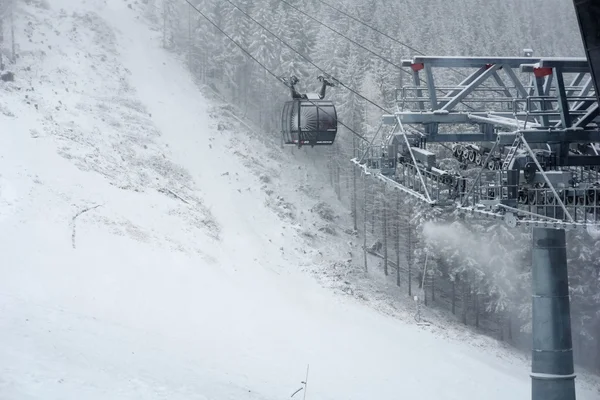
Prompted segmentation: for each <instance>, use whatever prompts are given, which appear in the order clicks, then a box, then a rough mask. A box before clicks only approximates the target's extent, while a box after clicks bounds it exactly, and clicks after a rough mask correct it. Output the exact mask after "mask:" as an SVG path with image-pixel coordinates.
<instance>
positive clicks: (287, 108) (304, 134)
mask: <svg viewBox="0 0 600 400" xmlns="http://www.w3.org/2000/svg"><path fill="white" fill-rule="evenodd" d="M281 126H282V134H283V143H285V144H287V145H296V146H298V147H300V146H303V145H310V146H321V145H332V144H333V142H334V141H335V136H336V134H337V114H336V110H335V106H334V105H333V103H332V102H331V101H327V100H317V99H315V100H312V99H296V100H292V101H287V102H286V103H285V104H284V106H283V112H282V115H281Z"/></svg>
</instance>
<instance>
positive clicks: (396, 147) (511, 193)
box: [352, 50, 600, 229]
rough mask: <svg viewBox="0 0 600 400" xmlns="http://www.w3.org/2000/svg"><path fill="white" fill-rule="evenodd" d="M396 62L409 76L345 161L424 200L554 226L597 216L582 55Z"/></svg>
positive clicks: (593, 104)
mask: <svg viewBox="0 0 600 400" xmlns="http://www.w3.org/2000/svg"><path fill="white" fill-rule="evenodd" d="M524 53H525V56H523V57H515V58H510V57H426V56H419V57H414V58H412V59H410V60H403V62H402V64H403V66H406V67H410V68H411V69H412V72H413V82H412V85H410V86H404V87H402V88H401V89H398V90H397V91H396V111H395V113H394V114H390V115H384V116H383V117H382V119H381V125H380V129H379V130H378V132H377V133H376V134H375V136H374V137H373V138H372V139H371V141H370V143H368V144H367V145H365V147H364V148H363V149H362V157H360V158H356V159H354V160H352V161H353V162H354V163H355V164H357V165H359V166H360V167H361V168H363V169H364V170H365V171H367V172H368V173H370V174H373V175H375V176H376V177H377V178H379V179H381V180H383V181H385V182H386V183H389V184H392V185H394V186H396V187H397V188H398V189H400V190H403V191H404V192H406V193H408V194H410V195H412V196H414V197H416V198H418V199H420V200H422V201H424V202H426V203H428V204H431V205H432V206H444V207H447V206H455V207H458V208H459V209H460V210H462V211H464V212H465V213H466V214H477V215H480V216H485V217H489V218H495V219H499V220H503V221H505V222H506V223H507V224H508V225H509V226H511V227H516V226H519V225H530V226H534V227H548V228H557V229H577V228H586V227H589V226H590V225H596V224H599V223H600V172H599V171H600V146H599V145H598V143H600V129H599V127H600V125H599V121H600V119H599V118H598V115H599V109H598V100H597V97H596V92H595V90H594V81H593V79H592V76H591V74H590V69H589V65H588V61H587V59H585V58H536V57H533V56H532V53H533V52H532V51H531V50H525V51H524Z"/></svg>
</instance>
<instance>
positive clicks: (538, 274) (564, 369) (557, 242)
mask: <svg viewBox="0 0 600 400" xmlns="http://www.w3.org/2000/svg"><path fill="white" fill-rule="evenodd" d="M532 258H533V266H532V286H533V297H532V309H533V321H532V326H533V350H532V364H531V379H532V381H531V395H532V400H575V374H574V365H573V349H572V339H571V315H570V314H571V313H570V302H569V280H568V275H567V250H566V235H565V231H564V230H562V229H560V230H559V229H548V228H533V254H532Z"/></svg>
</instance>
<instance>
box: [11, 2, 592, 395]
mask: <svg viewBox="0 0 600 400" xmlns="http://www.w3.org/2000/svg"><path fill="white" fill-rule="evenodd" d="M128 4H129V3H128V2H127V1H122V0H105V1H96V0H94V1H91V0H87V1H76V0H53V1H52V2H51V8H50V9H45V8H43V7H35V6H33V5H24V4H23V6H22V7H23V8H22V9H21V10H20V12H19V15H18V19H17V20H18V21H19V29H18V30H17V35H18V36H17V42H18V43H19V45H20V54H21V57H20V59H19V61H18V65H17V68H16V71H15V73H16V81H15V82H14V83H8V84H3V90H2V91H0V121H1V124H2V125H1V126H2V127H3V128H4V129H3V132H2V134H1V135H0V141H1V142H0V149H1V150H0V224H1V225H0V226H1V228H2V229H0V246H1V247H0V249H1V253H2V256H3V257H2V258H3V262H2V263H0V399H3V400H4V399H6V400H17V399H18V400H25V399H45V400H52V399H61V400H64V399H86V400H95V399H186V400H189V399H200V400H204V399H257V400H258V399H261V400H262V399H265V400H266V399H284V398H289V396H290V395H291V394H292V393H293V392H294V391H295V390H296V389H298V388H299V387H300V383H299V382H300V381H301V380H303V379H304V374H305V371H306V366H307V364H310V376H309V381H308V391H307V399H319V400H328V399H399V398H407V399H411V398H419V399H422V400H428V399H432V400H433V399H436V400H437V399H441V398H443V399H447V400H453V399H461V400H464V399H486V400H496V399H498V400H506V399H507V398H515V399H516V398H528V397H529V392H530V381H529V376H528V370H529V367H528V364H527V363H526V362H524V361H523V360H521V359H518V358H516V357H515V358H511V357H509V356H506V354H505V353H501V352H497V351H494V350H491V351H490V349H489V348H478V347H476V346H473V345H472V344H471V343H465V342H463V341H460V340H455V339H453V338H451V337H446V338H445V337H443V336H444V335H440V334H436V333H435V332H433V331H431V330H427V329H425V328H421V327H417V326H415V325H414V321H413V320H411V319H404V320H403V319H401V318H394V317H392V316H390V315H385V314H383V313H380V312H377V311H375V310H374V309H373V308H371V307H368V306H367V305H365V304H363V303H361V302H359V301H358V300H356V299H354V298H352V297H348V296H341V295H339V294H336V293H334V292H333V291H331V290H329V289H326V288H323V287H322V286H321V285H319V284H318V283H317V282H315V280H314V279H313V278H312V277H311V276H310V274H307V271H308V270H310V265H312V264H315V263H318V262H319V261H318V260H319V259H320V258H324V257H325V258H326V257H329V261H327V260H325V261H323V263H324V264H326V262H330V261H332V260H335V259H336V258H337V259H340V258H341V257H343V256H344V254H346V253H347V252H348V248H345V247H344V246H343V245H342V244H343V242H344V240H345V239H344V238H343V237H342V238H341V239H340V238H338V239H334V238H331V239H330V241H327V240H323V238H324V236H320V237H319V241H323V242H324V244H323V245H322V246H321V249H315V248H313V247H312V246H311V242H310V240H309V239H308V238H307V237H306V235H303V234H305V233H306V230H307V229H310V228H312V229H313V230H314V231H315V233H314V235H321V233H320V231H319V227H323V226H325V225H323V224H325V222H324V221H322V220H320V219H319V217H318V215H315V213H311V212H309V211H308V209H309V208H310V206H311V205H314V204H316V202H317V201H318V198H317V196H316V195H315V193H317V192H319V193H322V195H323V196H325V198H328V196H331V193H330V191H327V190H326V189H323V187H319V186H311V190H306V191H305V192H302V193H300V192H297V191H296V190H292V189H291V186H290V185H291V184H290V182H289V180H288V179H287V177H295V178H297V179H298V180H297V181H296V183H297V182H303V181H302V179H303V178H302V177H304V179H306V182H304V183H307V182H308V183H310V179H309V177H310V176H314V174H317V172H315V170H314V169H310V168H309V167H303V166H302V165H298V164H296V165H294V170H296V171H297V170H298V168H300V171H301V172H285V171H280V170H281V166H282V165H283V166H285V165H286V163H288V162H294V160H293V157H290V156H289V155H287V156H286V155H285V154H284V155H282V153H281V152H275V151H272V149H269V148H265V147H264V146H263V144H264V142H262V143H261V142H260V141H259V140H258V139H256V138H253V137H252V136H251V135H250V133H249V132H248V131H243V130H241V129H240V128H239V125H233V124H232V123H231V119H229V120H227V119H222V118H221V116H222V112H220V111H219V107H216V106H215V105H214V104H211V102H210V101H209V100H207V99H206V97H205V96H203V94H202V93H201V92H200V91H199V90H198V89H197V87H196V85H195V84H194V82H193V81H192V79H191V77H190V75H189V74H188V73H187V71H186V70H185V68H184V67H183V66H182V65H183V64H182V63H181V61H180V60H178V59H177V58H176V57H174V56H173V55H171V54H169V53H167V52H165V51H164V50H162V49H161V47H160V43H161V40H160V33H159V32H157V31H156V30H153V29H151V27H150V26H149V25H148V24H147V23H146V22H145V21H144V20H143V18H142V17H141V14H140V13H139V11H138V10H137V8H136V7H135V6H133V7H131V8H130V7H128ZM132 4H133V3H132ZM269 157H271V158H269ZM285 157H287V158H285ZM294 174H296V175H294ZM292 198H293V201H292V200H290V199H292ZM294 204H296V206H294ZM304 206H305V207H306V208H305V209H304V210H303V209H302V207H304ZM294 216H295V217H294ZM336 240H337V241H336ZM324 249H329V252H328V254H325V256H324V255H323V252H324V251H322V250H324ZM500 355H502V357H501V356H500ZM577 382H578V398H579V399H582V400H586V399H595V398H597V396H598V389H596V388H595V387H594V386H593V385H592V384H590V383H586V382H584V381H582V380H578V381H577ZM297 396H298V395H297Z"/></svg>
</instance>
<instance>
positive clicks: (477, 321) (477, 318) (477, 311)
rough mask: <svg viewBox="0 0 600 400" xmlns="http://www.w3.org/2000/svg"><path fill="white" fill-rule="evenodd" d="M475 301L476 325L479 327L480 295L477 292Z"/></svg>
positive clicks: (474, 296) (474, 297)
mask: <svg viewBox="0 0 600 400" xmlns="http://www.w3.org/2000/svg"><path fill="white" fill-rule="evenodd" d="M473 301H474V306H475V327H476V328H479V295H478V294H477V293H475V294H474V295H473Z"/></svg>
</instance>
